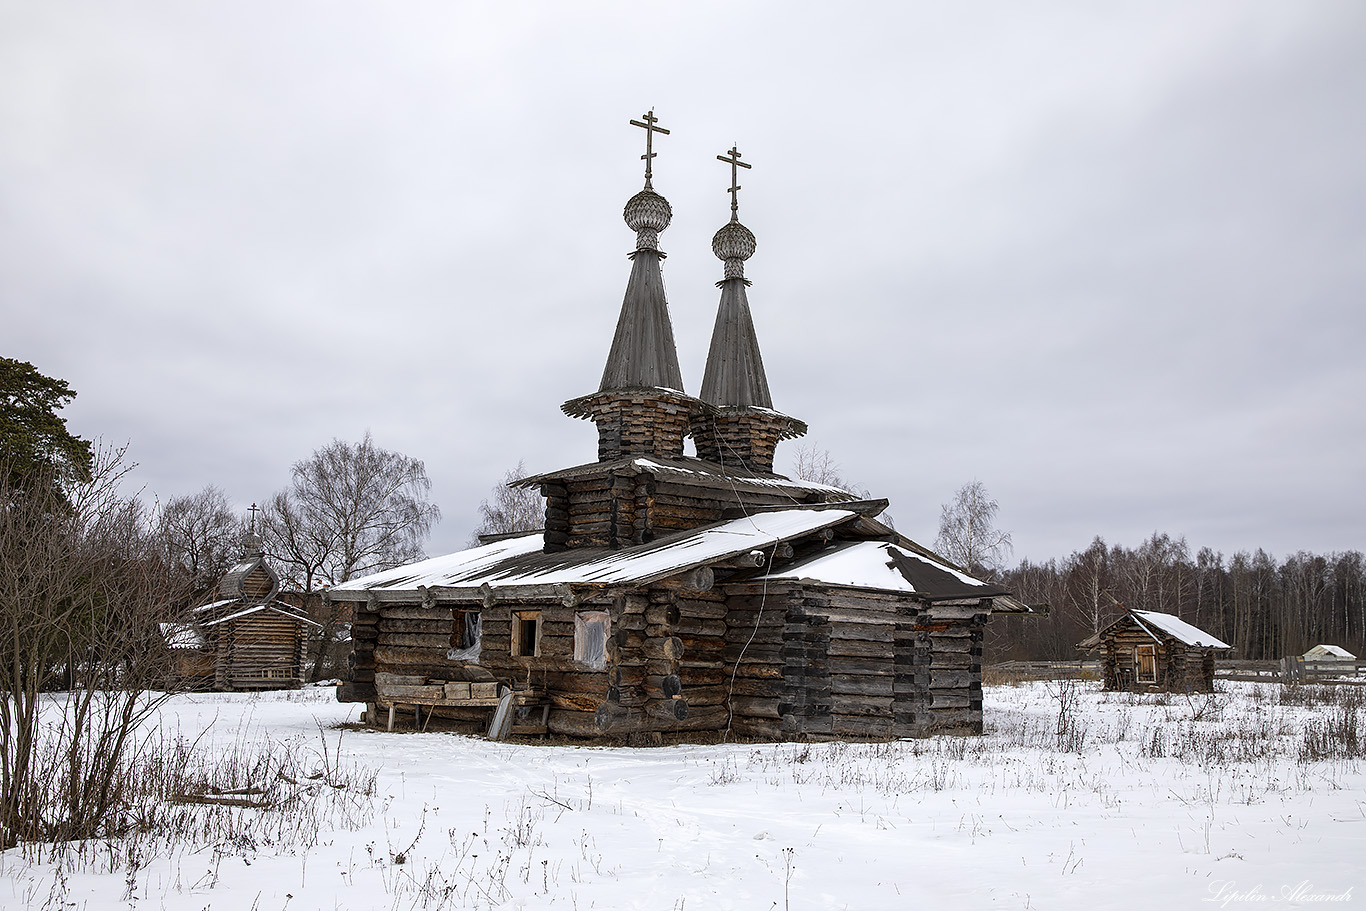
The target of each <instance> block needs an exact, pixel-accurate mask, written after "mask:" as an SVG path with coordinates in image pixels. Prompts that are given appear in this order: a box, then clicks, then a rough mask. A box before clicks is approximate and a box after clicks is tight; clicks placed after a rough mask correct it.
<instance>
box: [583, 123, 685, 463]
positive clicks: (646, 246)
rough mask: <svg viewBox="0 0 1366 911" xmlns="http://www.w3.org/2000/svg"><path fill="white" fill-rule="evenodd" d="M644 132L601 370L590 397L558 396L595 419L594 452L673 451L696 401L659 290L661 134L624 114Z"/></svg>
mask: <svg viewBox="0 0 1366 911" xmlns="http://www.w3.org/2000/svg"><path fill="white" fill-rule="evenodd" d="M631 123H632V124H633V125H634V126H638V127H641V128H643V129H644V130H645V154H644V155H642V156H641V158H643V159H645V188H644V189H643V190H641V191H640V192H639V193H637V194H636V195H635V196H632V197H631V198H630V199H629V200H628V201H627V203H626V208H625V209H624V210H623V212H622V217H623V218H624V219H625V220H626V224H627V226H628V227H629V228H630V229H631V230H632V231H635V232H636V248H635V252H633V253H632V254H631V277H630V279H629V280H628V281H627V283H626V296H625V298H624V299H623V300H622V303H621V313H620V315H619V316H618V317H617V331H616V334H615V335H614V336H613V338H612V348H611V351H610V352H609V353H608V355H607V366H606V367H605V368H604V369H603V371H602V384H601V385H600V386H599V387H598V391H597V393H595V394H594V395H589V396H583V397H581V398H577V399H571V400H570V401H568V402H565V403H564V405H563V406H562V407H563V410H564V412H565V414H568V415H570V416H571V417H580V418H590V419H592V420H593V421H594V422H595V423H596V424H597V425H598V458H599V459H600V460H603V461H609V460H611V459H615V458H619V457H621V456H623V455H659V456H665V457H669V456H679V455H682V453H683V440H684V438H685V437H686V436H687V433H688V421H689V418H690V416H691V414H692V413H693V411H694V410H695V409H696V408H698V407H700V406H699V403H698V401H697V400H696V399H694V398H692V397H690V396H688V395H686V394H685V393H684V392H683V373H682V371H681V370H680V369H679V367H678V349H677V348H676V347H675V345H674V331H673V324H672V323H671V322H670V320H669V303H668V301H667V300H666V298H665V295H664V276H663V274H662V273H661V272H660V268H659V266H660V262H661V261H662V260H663V259H664V254H663V253H662V252H660V250H659V232H660V231H663V230H664V229H666V228H667V227H669V222H670V221H672V219H673V210H672V209H671V208H670V206H669V201H668V200H667V199H665V198H664V197H663V196H661V195H659V194H658V193H656V192H655V190H654V185H653V180H652V175H653V168H652V159H653V158H654V157H655V152H654V148H653V140H654V134H655V133H663V134H666V135H667V134H668V132H669V131H668V130H666V129H664V128H663V127H660V126H657V125H656V124H657V123H658V118H656V117H655V115H654V111H650V112H648V113H646V114H645V115H644V117H643V120H632V121H631Z"/></svg>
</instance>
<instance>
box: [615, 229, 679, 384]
mask: <svg viewBox="0 0 1366 911" xmlns="http://www.w3.org/2000/svg"><path fill="white" fill-rule="evenodd" d="M660 255H661V254H660V253H659V251H658V250H637V251H636V252H635V253H634V254H633V255H632V257H631V277H630V279H629V280H628V281H627V283H626V296H625V298H624V299H623V300H622V302H621V313H620V314H619V315H618V317H617V331H616V334H615V335H614V336H613V337H612V349H611V351H610V352H609V353H608V355H607V365H606V367H604V368H603V371H602V385H601V386H600V387H599V391H600V392H606V391H608V390H612V389H639V388H650V387H654V386H658V387H662V388H664V389H671V390H673V391H675V392H682V391H683V372H682V371H681V370H680V369H679V366H678V349H677V348H676V347H675V345H674V330H673V323H672V322H670V320H669V302H668V301H667V300H666V299H665V295H664V276H663V275H662V274H661V272H660V268H659V260H660Z"/></svg>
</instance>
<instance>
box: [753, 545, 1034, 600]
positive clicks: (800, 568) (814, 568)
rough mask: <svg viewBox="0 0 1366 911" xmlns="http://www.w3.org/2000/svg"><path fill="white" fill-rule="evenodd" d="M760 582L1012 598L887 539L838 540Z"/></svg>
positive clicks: (950, 596) (944, 597) (927, 595)
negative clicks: (801, 583)
mask: <svg viewBox="0 0 1366 911" xmlns="http://www.w3.org/2000/svg"><path fill="white" fill-rule="evenodd" d="M758 578H760V579H764V580H767V581H773V582H777V581H812V582H821V583H825V584H828V585H843V586H849V587H852V588H870V589H875V590H878V591H888V592H905V593H913V594H917V595H920V596H921V597H922V598H924V599H926V600H931V601H942V600H956V599H960V598H964V599H966V598H983V597H994V596H1001V595H1005V594H1006V591H1005V589H1003V588H1000V587H999V586H995V585H991V584H989V583H986V582H983V581H981V580H980V579H974V578H973V577H972V576H969V575H968V574H967V573H964V572H962V571H961V570H958V569H955V568H954V567H953V566H951V565H950V564H948V563H947V562H945V561H943V560H938V559H935V558H934V557H933V556H931V555H929V554H928V552H923V553H922V552H919V551H916V550H913V549H911V548H908V547H903V546H899V545H897V544H892V543H888V542H886V541H838V542H835V543H834V544H833V545H832V546H831V547H830V548H828V549H827V550H824V551H821V552H820V553H818V554H815V555H813V556H811V557H809V558H807V559H806V560H802V561H800V562H797V563H792V564H789V565H787V566H784V567H782V568H781V569H779V570H776V571H774V572H770V573H767V574H765V575H762V576H759V577H758ZM1020 607H1021V608H1023V605H1020ZM1023 609H1024V611H1027V610H1028V608H1023Z"/></svg>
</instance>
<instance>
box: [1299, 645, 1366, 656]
mask: <svg viewBox="0 0 1366 911" xmlns="http://www.w3.org/2000/svg"><path fill="white" fill-rule="evenodd" d="M1304 657H1306V658H1346V659H1354V658H1356V655H1353V654H1352V653H1351V652H1349V651H1347V649H1345V648H1343V647H1342V646H1340V645H1316V646H1314V647H1313V648H1311V649H1310V650H1309V651H1307V652H1305V653H1304Z"/></svg>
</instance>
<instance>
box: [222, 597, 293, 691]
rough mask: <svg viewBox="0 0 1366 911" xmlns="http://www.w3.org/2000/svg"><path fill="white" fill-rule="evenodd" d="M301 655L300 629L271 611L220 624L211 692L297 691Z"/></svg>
mask: <svg viewBox="0 0 1366 911" xmlns="http://www.w3.org/2000/svg"><path fill="white" fill-rule="evenodd" d="M303 654H304V635H303V625H302V624H301V623H299V622H298V621H297V620H291V619H290V618H288V617H285V616H282V615H281V614H277V613H275V612H274V611H269V610H262V611H257V612H256V613H254V614H249V615H247V616H246V617H242V618H241V619H238V620H233V621H230V622H227V623H221V624H219V625H218V627H217V628H216V634H215V639H214V688H215V689H218V690H265V689H289V688H293V687H297V686H299V685H300V684H301V683H302V681H303Z"/></svg>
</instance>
